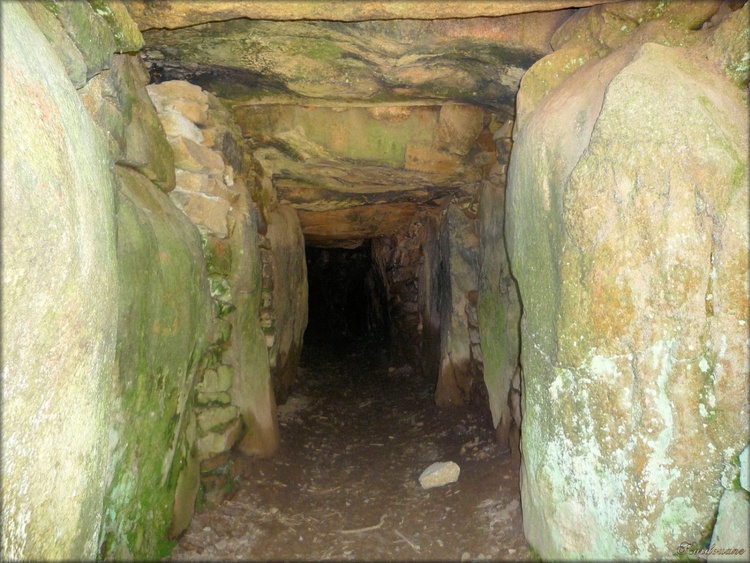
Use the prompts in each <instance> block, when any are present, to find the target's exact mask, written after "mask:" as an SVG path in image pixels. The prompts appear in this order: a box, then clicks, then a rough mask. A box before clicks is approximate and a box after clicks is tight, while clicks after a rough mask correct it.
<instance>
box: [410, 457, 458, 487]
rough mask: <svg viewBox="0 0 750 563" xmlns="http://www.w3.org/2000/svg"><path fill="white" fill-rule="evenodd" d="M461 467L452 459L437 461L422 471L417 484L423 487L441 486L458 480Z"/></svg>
mask: <svg viewBox="0 0 750 563" xmlns="http://www.w3.org/2000/svg"><path fill="white" fill-rule="evenodd" d="M459 473H461V468H460V467H459V466H458V465H457V464H456V463H454V462H452V461H438V462H435V463H433V464H432V465H430V466H429V467H428V468H427V469H425V470H424V471H422V474H421V475H420V476H419V484H420V485H422V488H423V489H431V488H433V487H442V486H443V485H449V484H451V483H455V482H456V481H458V475H459Z"/></svg>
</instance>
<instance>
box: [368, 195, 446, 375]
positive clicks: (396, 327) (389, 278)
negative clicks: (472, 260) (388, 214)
mask: <svg viewBox="0 0 750 563" xmlns="http://www.w3.org/2000/svg"><path fill="white" fill-rule="evenodd" d="M443 211H444V210H443ZM441 220H442V216H441V208H433V209H423V210H419V211H417V210H415V211H414V212H413V213H412V215H411V217H410V218H404V221H403V223H402V224H401V225H400V226H399V227H398V228H397V229H396V230H395V232H394V233H393V234H391V235H390V236H384V237H379V238H376V239H374V240H373V241H372V261H373V263H374V265H375V266H376V271H377V274H378V277H379V279H380V280H381V281H382V284H383V286H384V288H385V298H386V299H387V304H388V319H389V321H390V325H391V336H392V338H391V339H390V346H389V347H390V352H391V355H392V357H393V358H394V360H395V361H398V362H404V363H409V364H411V366H412V367H413V368H414V370H415V371H416V372H418V373H421V374H422V375H424V376H425V377H427V378H428V379H429V380H431V381H437V376H438V369H439V368H438V366H439V365H440V358H441V356H440V329H439V326H440V311H439V303H440V298H441V292H440V285H439V284H440V280H438V275H439V268H440V260H441V254H440V243H439V232H440V228H439V225H440V223H441ZM443 281H444V280H443ZM433 337H434V339H432V338H433Z"/></svg>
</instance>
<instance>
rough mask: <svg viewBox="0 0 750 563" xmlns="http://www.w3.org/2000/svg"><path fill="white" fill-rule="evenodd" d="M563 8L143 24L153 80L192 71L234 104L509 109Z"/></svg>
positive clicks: (197, 81)
mask: <svg viewBox="0 0 750 563" xmlns="http://www.w3.org/2000/svg"><path fill="white" fill-rule="evenodd" d="M339 8H341V7H339ZM339 11H340V9H337V10H335V11H334V12H332V13H339ZM568 15H569V13H568V12H565V11H562V12H547V13H536V14H522V15H517V16H509V17H507V18H499V19H482V18H470V19H465V20H461V19H452V20H444V21H425V22H419V21H415V20H398V21H393V22H386V21H368V22H361V23H348V24H347V23H343V22H341V21H338V22H327V21H285V22H274V21H253V20H249V19H235V20H232V21H222V22H217V21H216V19H215V18H214V19H213V20H212V23H205V24H201V25H197V26H193V27H188V28H184V29H176V30H152V31H147V32H145V33H144V38H145V40H146V43H147V47H146V48H145V49H144V54H145V56H146V57H147V60H148V62H149V65H150V69H151V73H152V75H153V76H154V77H155V78H157V79H158V80H175V79H178V80H179V79H184V80H189V81H190V82H193V83H195V84H198V85H200V86H201V87H203V88H205V89H207V90H210V91H212V92H214V93H216V94H217V95H218V96H219V97H221V98H223V99H225V100H228V101H232V102H235V103H239V102H258V101H262V102H297V103H301V104H305V103H310V102H311V101H321V100H325V101H326V103H332V104H338V105H340V104H341V103H345V102H356V103H362V102H363V101H367V102H369V103H374V104H379V103H386V104H388V105H397V104H398V103H399V102H406V101H408V103H414V101H415V100H421V101H423V102H430V103H435V102H436V101H438V100H444V101H445V100H452V101H463V102H470V103H482V104H484V105H489V106H492V107H497V108H501V107H504V108H505V109H506V111H508V113H510V106H512V104H513V99H514V94H515V91H516V89H517V87H518V81H519V80H520V78H521V75H522V74H523V72H524V71H525V70H526V69H527V68H528V67H529V66H530V65H531V64H533V63H534V61H536V60H537V59H538V58H539V57H540V56H542V55H544V54H546V53H549V51H550V48H549V40H550V38H551V36H552V33H553V32H554V30H555V29H556V28H557V27H558V26H559V25H560V24H561V23H562V22H563V21H564V20H565V18H566V17H567V16H568ZM159 27H161V26H159ZM529 30H533V32H530V31H529Z"/></svg>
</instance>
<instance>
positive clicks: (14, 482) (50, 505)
mask: <svg viewBox="0 0 750 563" xmlns="http://www.w3.org/2000/svg"><path fill="white" fill-rule="evenodd" d="M0 20H1V25H2V33H0V37H2V49H1V50H0V52H2V63H3V65H2V66H3V80H2V96H0V100H2V112H1V113H2V116H3V117H2V158H1V159H0V161H1V162H2V180H3V187H2V205H1V206H0V209H1V210H2V226H3V235H2V264H3V267H2V334H3V337H2V362H3V364H2V391H3V393H2V394H3V397H2V399H3V403H2V516H1V517H0V522H2V524H1V526H2V548H1V549H0V559H2V560H4V561H8V560H42V559H69V560H81V559H94V558H95V557H96V554H97V548H98V536H99V527H100V525H101V521H102V502H103V499H104V490H105V482H104V475H105V469H106V463H107V443H108V417H109V413H110V409H111V407H112V394H111V389H110V384H111V380H112V373H113V371H114V359H115V338H116V328H117V294H118V283H117V270H116V261H115V223H114V200H113V194H114V191H115V188H114V180H113V177H112V175H111V172H110V167H111V160H110V157H109V154H108V152H107V144H106V140H105V139H103V138H102V137H101V136H99V134H98V133H97V130H96V128H95V126H94V124H93V123H92V121H91V119H90V118H89V116H88V114H87V113H86V110H85V109H84V107H83V105H82V104H81V102H80V100H79V98H78V95H77V93H76V91H75V89H74V87H73V84H72V83H71V82H70V79H69V78H68V76H67V74H66V72H65V68H64V67H63V64H62V63H61V62H60V60H59V59H58V58H57V56H56V54H55V52H54V50H53V49H52V48H51V47H50V45H49V43H48V41H47V39H45V37H44V35H42V33H41V32H40V31H39V29H38V28H37V27H36V25H35V24H34V23H33V22H32V20H31V19H30V18H29V16H28V14H27V13H26V11H25V10H24V9H23V7H22V6H21V4H20V3H16V2H3V5H2V18H0Z"/></svg>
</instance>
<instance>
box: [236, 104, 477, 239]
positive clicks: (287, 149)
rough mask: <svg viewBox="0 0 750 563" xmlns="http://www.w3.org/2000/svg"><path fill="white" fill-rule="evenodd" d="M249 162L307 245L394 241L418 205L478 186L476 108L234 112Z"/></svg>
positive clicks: (250, 109)
mask: <svg viewBox="0 0 750 563" xmlns="http://www.w3.org/2000/svg"><path fill="white" fill-rule="evenodd" d="M236 112H237V115H238V122H239V124H240V127H241V128H242V130H243V132H244V134H245V136H246V137H248V138H250V139H251V142H252V143H253V144H254V145H255V146H257V147H259V148H257V149H256V150H255V151H254V155H255V157H256V158H257V160H258V162H259V163H260V165H261V167H262V168H263V170H264V174H265V175H266V177H267V178H268V181H269V182H270V183H271V184H272V185H273V187H274V188H275V190H276V192H277V194H278V198H279V200H280V201H281V202H283V203H289V204H291V205H292V206H293V207H294V208H295V209H297V210H298V211H299V216H300V222H301V224H302V231H303V233H304V234H305V236H306V237H307V240H308V243H310V244H331V242H330V241H334V243H335V244H337V245H339V246H343V247H355V246H357V245H358V244H359V242H360V241H361V240H362V239H367V238H373V237H377V236H384V235H391V234H393V233H395V232H396V231H397V230H398V227H399V226H400V225H403V224H405V223H407V222H408V220H409V218H410V217H411V216H413V215H414V213H415V212H416V210H417V208H418V206H419V205H420V204H424V203H426V202H429V201H432V200H435V199H438V198H440V197H442V196H444V195H446V194H452V193H456V192H457V191H459V190H461V189H462V188H463V187H464V186H466V185H467V184H471V183H472V182H475V181H477V180H478V179H479V178H480V177H481V165H482V163H483V162H485V161H486V160H487V159H488V158H489V156H488V154H487V152H485V151H484V150H482V149H481V148H480V147H477V146H476V140H477V137H478V135H479V133H480V132H481V130H482V128H483V121H484V111H483V110H482V108H480V107H477V106H471V105H466V104H446V105H443V106H370V107H339V108H331V107H320V106H313V107H310V106H306V107H300V106H289V105H269V104H263V105H257V104H255V105H245V106H242V107H238V108H236Z"/></svg>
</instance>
